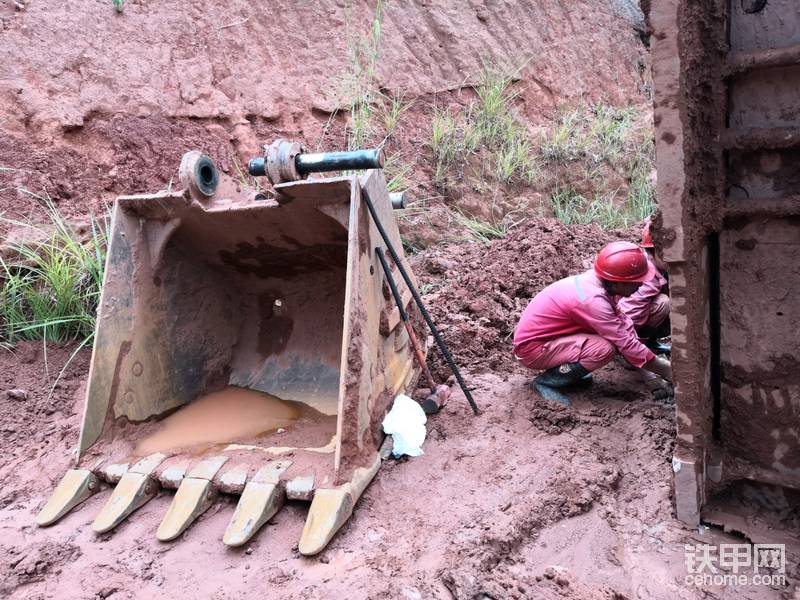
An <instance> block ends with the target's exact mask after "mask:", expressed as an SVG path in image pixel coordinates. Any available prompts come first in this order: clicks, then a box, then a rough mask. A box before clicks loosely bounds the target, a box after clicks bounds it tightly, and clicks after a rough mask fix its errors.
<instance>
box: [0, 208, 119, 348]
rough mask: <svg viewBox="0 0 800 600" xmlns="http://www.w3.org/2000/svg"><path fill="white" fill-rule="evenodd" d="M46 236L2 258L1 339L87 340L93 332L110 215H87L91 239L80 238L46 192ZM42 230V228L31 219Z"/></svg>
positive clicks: (0, 287)
mask: <svg viewBox="0 0 800 600" xmlns="http://www.w3.org/2000/svg"><path fill="white" fill-rule="evenodd" d="M39 199H40V200H41V201H42V202H43V203H44V204H45V207H46V209H47V212H48V216H49V218H50V223H49V225H48V227H47V231H51V233H50V234H49V236H48V237H46V238H45V239H44V241H40V242H37V243H35V244H31V245H29V244H19V245H18V246H17V247H16V248H14V250H15V252H16V255H15V256H14V258H11V259H8V260H3V259H0V278H1V279H2V285H1V286H0V339H2V341H3V342H5V343H7V344H13V343H15V342H17V341H20V340H44V341H46V342H59V343H64V342H70V341H75V340H81V341H82V345H85V344H87V343H89V342H90V341H91V339H92V336H93V335H94V327H95V315H96V311H97V305H98V303H99V301H100V290H101V287H102V283H103V269H104V265H105V252H106V240H107V232H108V226H109V225H108V217H104V218H100V219H96V218H94V217H92V218H91V220H90V224H91V228H92V236H91V241H89V242H88V243H86V244H83V243H81V242H80V240H79V236H78V235H77V233H76V232H75V231H74V230H73V228H72V226H71V225H70V224H69V223H67V221H66V220H65V219H64V218H63V217H62V216H61V214H60V213H59V212H58V210H57V209H56V208H55V206H54V205H53V203H52V202H51V201H50V200H49V198H42V197H39ZM12 223H14V224H16V225H20V226H29V227H33V228H36V229H39V230H40V231H45V229H44V228H41V227H36V226H33V225H29V224H23V223H15V222H12Z"/></svg>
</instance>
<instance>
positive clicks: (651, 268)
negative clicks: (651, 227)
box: [594, 242, 656, 283]
mask: <svg viewBox="0 0 800 600" xmlns="http://www.w3.org/2000/svg"><path fill="white" fill-rule="evenodd" d="M594 272H595V273H597V276H598V277H600V278H601V279H605V280H607V281H620V282H639V283H644V282H645V281H650V280H651V279H652V278H653V275H655V272H656V266H655V265H654V264H653V263H651V262H650V261H649V260H647V256H646V255H645V253H644V250H642V249H641V248H640V247H639V246H637V245H636V244H632V243H630V242H611V243H610V244H608V245H607V246H606V247H605V248H603V249H602V250H600V254H598V255H597V258H596V259H595V261H594Z"/></svg>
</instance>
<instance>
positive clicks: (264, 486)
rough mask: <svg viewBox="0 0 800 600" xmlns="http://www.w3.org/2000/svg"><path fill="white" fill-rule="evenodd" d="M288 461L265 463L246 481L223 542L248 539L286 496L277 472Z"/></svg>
mask: <svg viewBox="0 0 800 600" xmlns="http://www.w3.org/2000/svg"><path fill="white" fill-rule="evenodd" d="M291 464H292V463H291V461H279V462H276V463H271V464H269V465H266V466H264V467H262V468H261V469H259V471H258V473H256V475H255V477H253V479H252V481H248V482H247V484H245V487H244V491H243V492H242V497H241V498H240V499H239V504H237V505H236V512H235V513H233V518H232V519H231V522H230V523H229V524H228V529H227V530H226V531H225V535H224V537H223V538H222V541H223V542H224V543H225V545H226V546H241V545H242V544H245V543H247V541H248V540H249V539H250V538H251V537H253V536H254V535H255V534H256V532H257V531H258V530H259V529H260V528H261V526H262V525H264V523H266V522H267V521H269V520H270V519H271V518H272V516H273V515H274V514H275V513H276V512H278V509H280V507H281V505H282V504H283V501H284V499H285V497H286V493H285V490H284V487H283V486H282V485H281V483H280V476H281V473H283V472H284V471H285V470H286V469H288V468H289V466H290V465H291Z"/></svg>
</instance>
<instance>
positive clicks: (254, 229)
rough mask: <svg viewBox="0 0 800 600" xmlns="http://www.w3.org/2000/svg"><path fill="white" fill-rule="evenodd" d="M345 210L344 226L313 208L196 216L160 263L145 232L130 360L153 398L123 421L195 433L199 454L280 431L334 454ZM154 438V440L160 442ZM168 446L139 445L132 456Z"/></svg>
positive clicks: (137, 259)
mask: <svg viewBox="0 0 800 600" xmlns="http://www.w3.org/2000/svg"><path fill="white" fill-rule="evenodd" d="M341 208H343V209H344V211H340V212H341V213H342V214H341V215H339V216H338V217H337V216H336V215H334V216H331V215H329V214H325V213H324V212H321V211H319V210H317V209H316V208H314V207H313V206H308V207H303V206H295V207H291V208H285V207H282V206H271V205H265V204H263V203H254V204H251V205H247V206H243V207H235V208H230V209H228V210H220V211H204V210H200V209H199V208H196V209H193V210H190V211H188V213H187V214H184V215H182V216H181V221H180V224H179V225H178V227H177V228H176V229H175V230H174V232H172V233H171V235H170V237H169V240H168V241H167V243H166V245H165V246H164V248H163V251H162V252H160V253H156V254H155V255H154V252H153V246H152V245H150V246H148V244H147V240H148V239H151V238H153V233H152V232H148V227H147V225H145V226H144V227H141V226H139V227H140V229H141V230H142V231H143V233H142V234H141V235H140V237H139V242H138V245H136V244H135V245H134V248H133V251H132V252H131V255H132V265H133V281H132V285H133V288H134V293H133V296H132V297H133V302H134V310H133V315H134V325H133V331H134V338H133V348H132V350H131V354H134V355H136V356H137V357H139V361H140V362H143V363H144V364H145V365H148V366H147V368H146V370H147V371H148V372H150V373H151V374H152V375H151V378H150V379H149V382H148V384H147V385H148V387H147V388H144V389H143V392H144V394H148V393H149V394H148V395H149V397H148V399H147V400H145V401H139V402H133V403H126V402H125V400H124V395H123V396H122V397H121V398H120V397H119V396H118V399H117V401H116V403H115V405H114V411H115V413H116V416H117V417H119V416H125V417H127V418H128V419H129V420H133V421H141V420H149V421H153V420H156V421H162V420H163V422H162V423H159V425H160V426H161V428H162V429H163V428H164V427H166V428H170V427H172V428H175V427H177V430H180V431H183V430H186V431H192V430H195V431H196V432H198V433H197V439H196V440H195V442H196V443H197V444H200V443H218V442H222V441H226V442H239V441H243V440H252V438H253V436H256V435H258V434H259V432H261V433H268V432H270V431H274V430H275V429H276V428H280V429H281V430H286V432H288V433H292V432H294V431H298V430H301V429H303V428H305V429H307V430H309V431H312V432H313V435H307V434H303V433H302V432H301V433H299V434H298V435H297V436H295V435H288V436H286V437H285V438H284V439H283V440H282V443H284V444H290V443H296V444H297V445H299V446H314V445H325V444H326V443H328V442H329V441H330V439H331V437H332V436H333V434H334V433H335V431H336V415H337V412H338V404H339V381H340V377H341V372H340V370H341V364H342V348H343V345H342V332H343V325H344V324H343V318H344V311H345V295H346V281H347V277H346V275H347V244H348V231H347V227H346V226H345V225H343V223H345V222H346V219H345V217H346V214H347V213H346V205H345V206H343V207H341ZM332 212H335V211H332ZM128 230H130V226H129V227H128ZM144 247H148V251H145V250H144ZM148 253H149V256H148ZM137 322H138V323H142V324H143V326H142V327H140V328H137V326H136V324H137ZM101 326H102V325H101ZM139 331H141V332H142V333H141V335H140V334H139V333H138V332H139ZM140 370H141V369H140ZM139 379H143V378H141V377H140V378H139ZM132 383H134V384H136V383H138V382H132ZM134 391H135V390H134ZM139 395H140V396H141V395H143V394H139ZM195 402H196V403H197V406H191V405H192V404H194V403H195ZM214 404H216V406H214ZM223 404H224V405H225V406H226V407H227V408H224V409H222V408H220V406H221V405H223ZM201 406H202V407H204V408H203V409H202V410H201V409H200V407H201ZM269 407H272V408H269ZM176 410H177V412H176ZM183 412H185V413H186V415H194V416H190V417H187V416H186V415H182V414H179V413H183ZM172 413H175V414H172ZM187 419H188V420H187ZM192 419H194V420H195V423H196V426H192ZM176 422H183V425H180V423H179V424H178V425H176V424H175V423H176ZM301 423H303V424H304V425H302V426H301ZM204 428H205V430H208V431H210V432H214V431H215V430H216V431H217V434H212V437H213V438H214V439H208V434H201V433H199V432H200V430H204ZM147 430H148V432H147V433H148V435H149V436H150V438H152V436H153V435H156V434H157V433H158V428H155V430H153V428H151V427H148V428H147ZM226 431H227V432H229V433H228V434H226V433H224V432H226ZM281 433H283V431H281ZM167 437H169V436H167ZM189 437H191V435H190V436H189ZM220 437H223V438H227V439H224V440H223V439H219V438H220ZM310 437H312V438H314V439H309V438H310ZM150 438H148V439H150ZM177 438H180V439H182V440H183V439H184V438H185V436H183V435H182V434H176V439H177ZM293 438H297V439H293ZM189 441H191V440H189ZM182 445H186V444H182ZM188 445H192V444H191V443H189V444H188ZM162 446H163V444H162V445H161V446H159V443H154V444H152V445H150V446H148V447H147V448H145V449H142V448H141V444H140V452H137V453H146V452H149V451H160V450H163V449H165V448H164V447H162Z"/></svg>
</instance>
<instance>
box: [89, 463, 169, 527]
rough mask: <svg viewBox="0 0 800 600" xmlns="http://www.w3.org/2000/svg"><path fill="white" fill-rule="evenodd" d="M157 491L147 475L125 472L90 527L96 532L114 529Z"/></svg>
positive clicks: (156, 487)
mask: <svg viewBox="0 0 800 600" xmlns="http://www.w3.org/2000/svg"><path fill="white" fill-rule="evenodd" d="M157 491H158V486H157V485H156V484H155V482H154V481H153V480H151V479H150V478H149V477H148V476H147V475H142V474H141V473H125V475H123V476H122V479H120V481H119V483H118V484H117V487H115V488H114V491H113V492H112V493H111V497H110V498H109V499H108V502H106V503H105V506H103V508H102V510H101V511H100V512H99V513H98V514H97V517H95V519H94V523H92V529H94V531H95V532H96V533H105V532H106V531H110V530H112V529H114V527H116V526H117V525H119V524H120V523H122V521H123V520H124V519H125V517H127V516H128V515H129V514H131V513H132V512H133V511H135V510H136V509H137V508H140V507H142V506H143V505H144V504H146V503H147V502H149V501H150V500H152V499H153V498H154V497H155V495H156V492H157Z"/></svg>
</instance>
